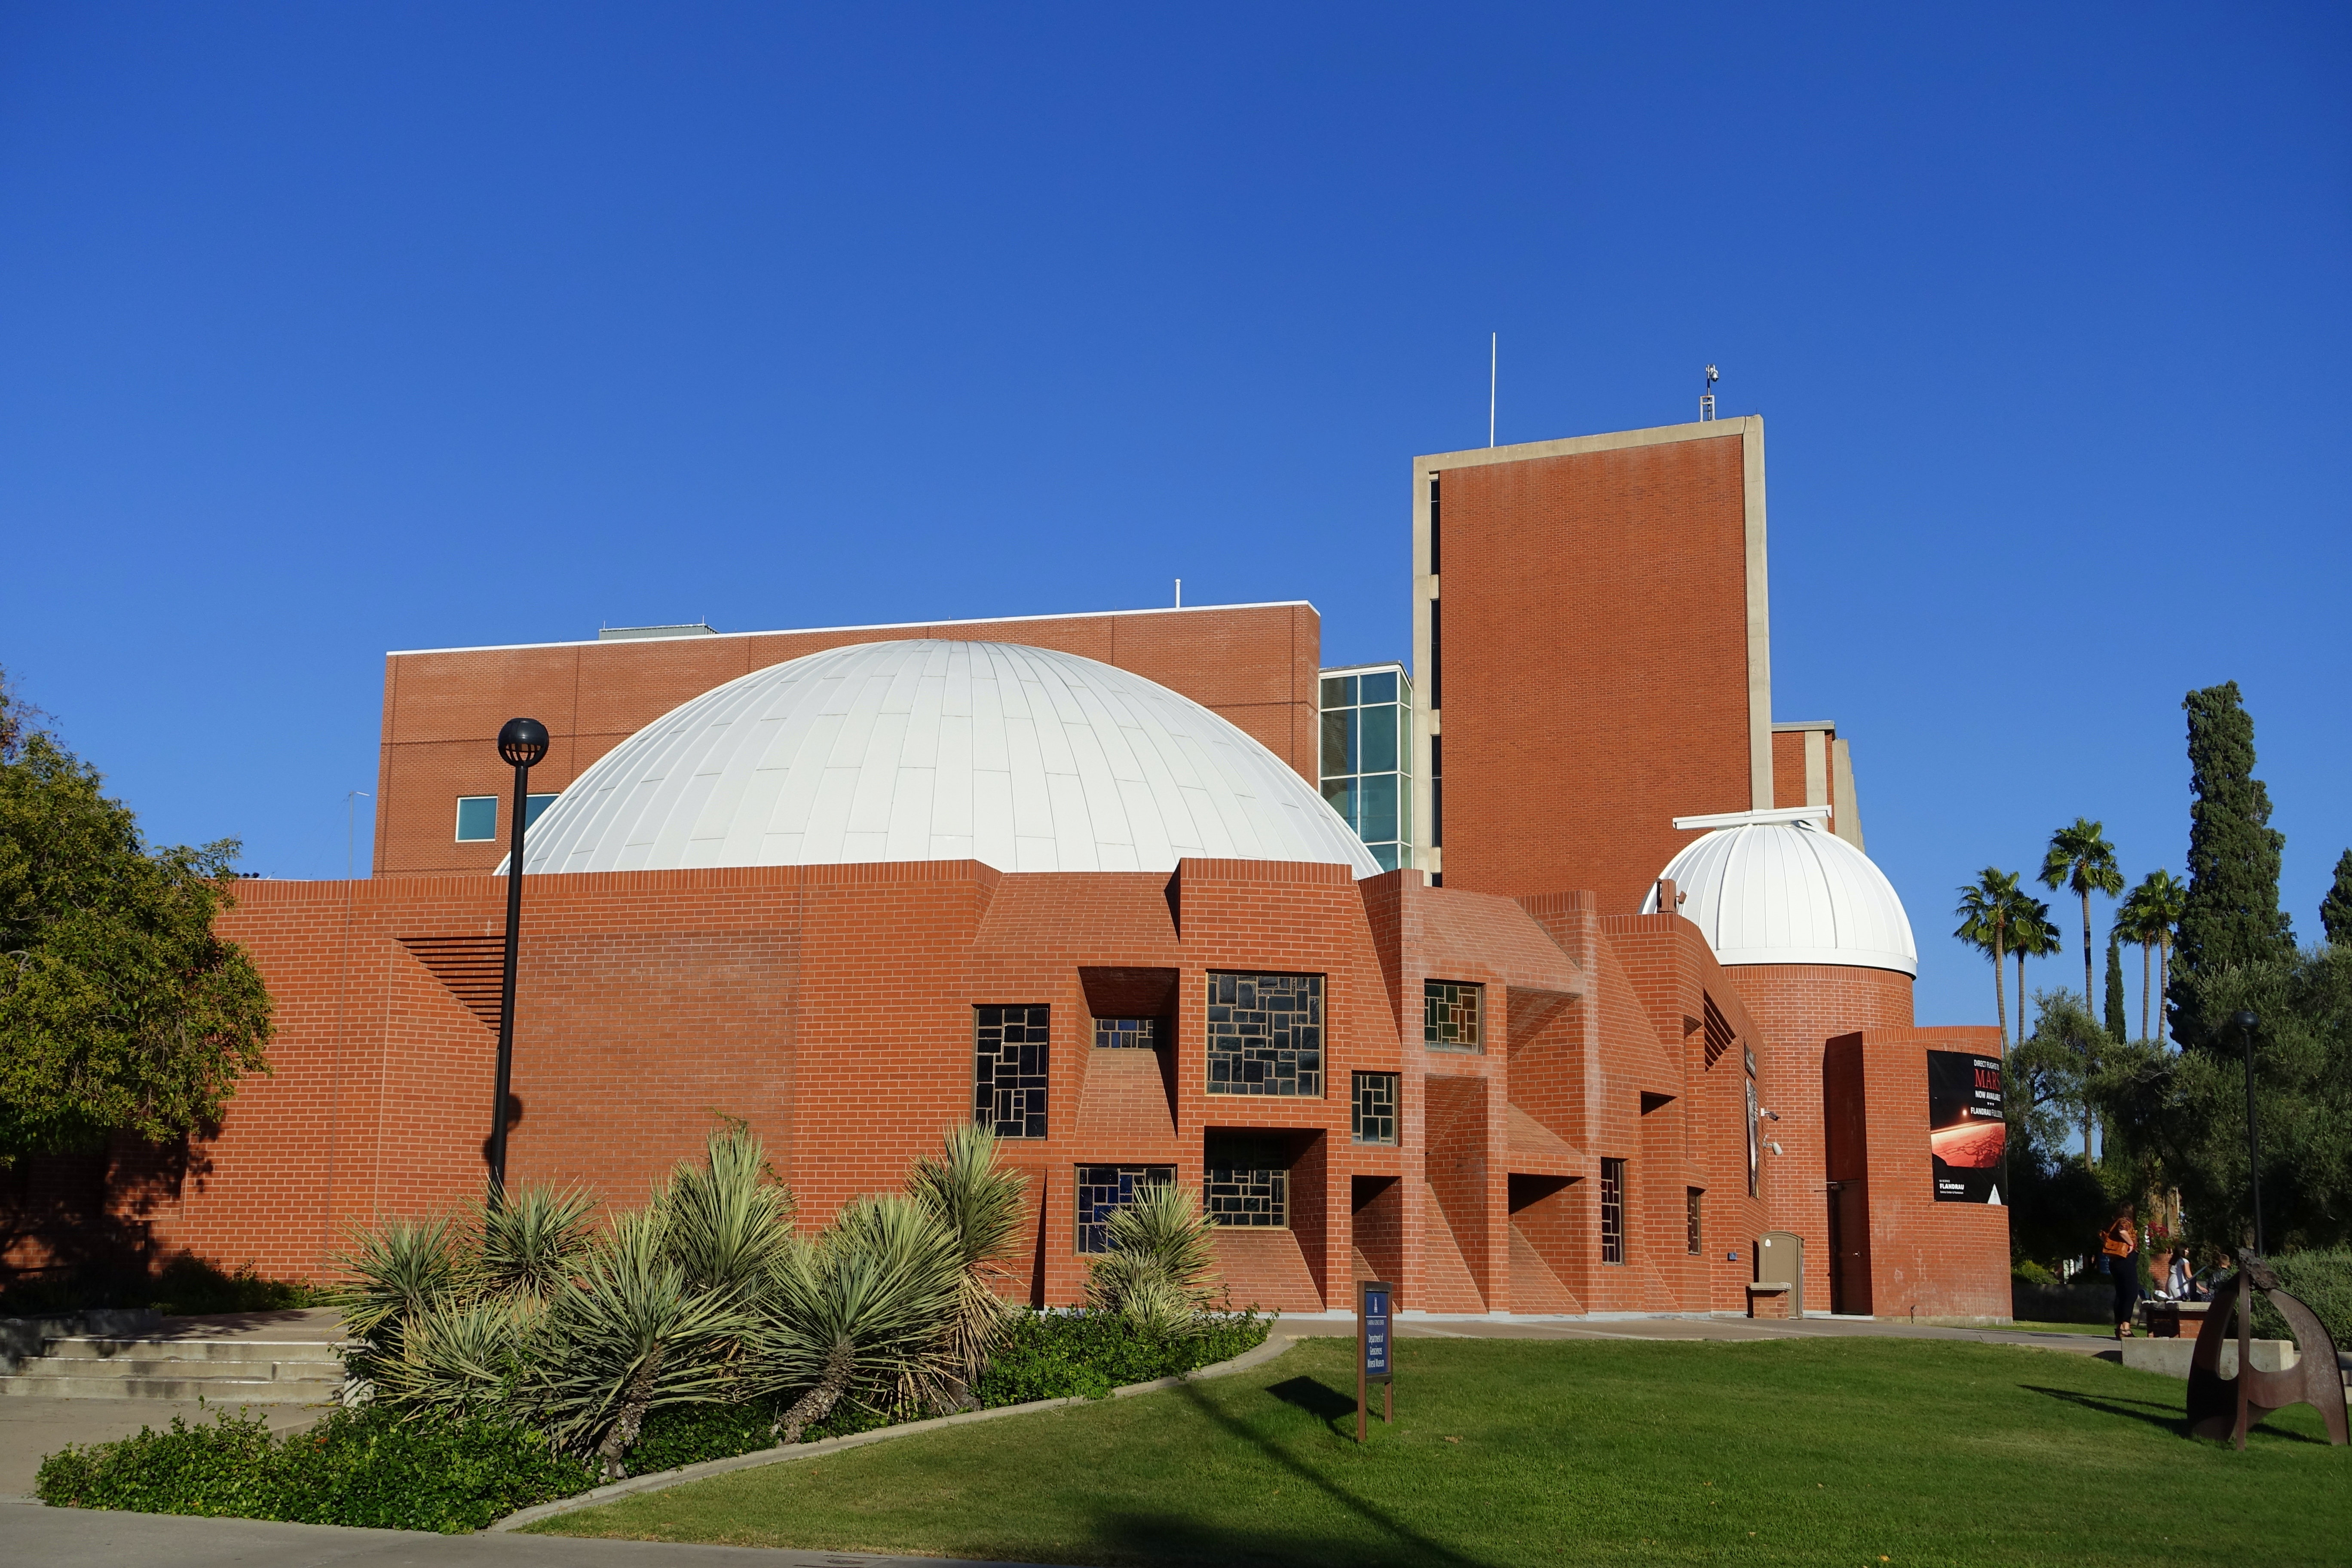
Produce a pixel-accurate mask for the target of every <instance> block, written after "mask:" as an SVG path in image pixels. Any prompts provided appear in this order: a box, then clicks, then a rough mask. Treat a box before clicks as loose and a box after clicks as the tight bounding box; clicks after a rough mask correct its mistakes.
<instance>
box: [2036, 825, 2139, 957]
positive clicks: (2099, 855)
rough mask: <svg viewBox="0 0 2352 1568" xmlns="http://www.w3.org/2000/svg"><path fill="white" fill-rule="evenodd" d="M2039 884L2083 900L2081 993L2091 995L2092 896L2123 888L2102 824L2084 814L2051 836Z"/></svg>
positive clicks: (2043, 859)
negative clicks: (2064, 891)
mask: <svg viewBox="0 0 2352 1568" xmlns="http://www.w3.org/2000/svg"><path fill="white" fill-rule="evenodd" d="M2042 886H2043V887H2045V888H2063V889H2066V890H2067V891H2068V892H2071V893H2073V894H2074V895H2075V896H2076V897H2078V898H2080V899H2081V900H2083V995H2084V997H2085V998H2086V999H2087V998H2088V997H2089V996H2090V994H2091V895H2092V894H2093V893H2105V894H2106V895H2107V897H2109V898H2114V897H2115V896H2116V894H2118V893H2120V892H2122V891H2123V890H2124V874H2123V872H2122V871H2121V870H2120V869H2118V868H2117V867H2116V847H2115V846H2114V845H2112V844H2110V843H2108V842H2107V837H2106V833H2105V829H2104V827H2103V826H2101V825H2100V824H2098V823H2095V822H2093V821H2092V820H2091V819H2090V818H2089V817H2087V816H2078V817H2076V818H2075V819H2074V822H2073V823H2072V824H2071V825H2069V826H2065V827H2062V828H2060V829H2059V830H2058V831H2057V832H2055V833H2053V834H2052V835H2051V836H2050V852H2049V853H2048V854H2047V855H2044V856H2043V857H2042Z"/></svg>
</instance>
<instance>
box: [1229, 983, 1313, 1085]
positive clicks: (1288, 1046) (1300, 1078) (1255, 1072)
mask: <svg viewBox="0 0 2352 1568" xmlns="http://www.w3.org/2000/svg"><path fill="white" fill-rule="evenodd" d="M1208 1057H1209V1092H1210V1093H1211V1094H1284V1095H1301V1096H1305V1097H1308V1098H1312V1099H1320V1098H1321V1097H1322V1094H1323V977H1322V976H1321V975H1319V974H1225V973H1213V974H1211V975H1210V976H1209V1041H1208Z"/></svg>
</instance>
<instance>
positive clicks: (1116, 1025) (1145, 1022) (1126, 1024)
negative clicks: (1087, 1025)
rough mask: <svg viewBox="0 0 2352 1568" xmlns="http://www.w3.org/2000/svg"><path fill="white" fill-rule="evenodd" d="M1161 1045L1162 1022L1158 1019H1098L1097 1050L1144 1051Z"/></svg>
mask: <svg viewBox="0 0 2352 1568" xmlns="http://www.w3.org/2000/svg"><path fill="white" fill-rule="evenodd" d="M1159 1044H1160V1020H1159V1019H1157V1018H1097V1019H1096V1020H1095V1049H1097V1050H1098V1051H1108V1050H1144V1051H1148V1050H1150V1049H1151V1048H1153V1047H1156V1046H1157V1045H1159Z"/></svg>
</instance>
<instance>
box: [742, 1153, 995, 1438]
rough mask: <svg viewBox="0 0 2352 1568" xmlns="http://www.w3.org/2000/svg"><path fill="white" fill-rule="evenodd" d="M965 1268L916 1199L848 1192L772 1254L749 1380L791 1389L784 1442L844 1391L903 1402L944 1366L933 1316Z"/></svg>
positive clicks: (942, 1314) (765, 1390) (944, 1231)
mask: <svg viewBox="0 0 2352 1568" xmlns="http://www.w3.org/2000/svg"><path fill="white" fill-rule="evenodd" d="M962 1276H963V1256H962V1253H961V1250H960V1249H959V1247H958V1245H957V1241H956V1237H955V1236H954V1234H953V1233H952V1232H951V1231H950V1230H949V1229H948V1227H947V1226H943V1225H941V1224H940V1222H939V1221H938V1220H937V1219H935V1218H933V1217H932V1216H931V1215H930V1214H929V1212H928V1211H927V1210H925V1208H924V1207H923V1206H922V1205H919V1204H917V1203H915V1202H913V1201H911V1200H909V1199H907V1198H901V1197H875V1198H860V1199H858V1200H856V1202H854V1203H852V1204H850V1205H847V1206H846V1207H845V1208H843V1209H842V1211H841V1212H840V1213H839V1214H838V1215H835V1216H834V1221H833V1224H832V1225H830V1226H827V1227H826V1228H825V1230H824V1234H822V1235H821V1236H819V1237H817V1238H816V1239H815V1240H814V1241H813V1242H806V1243H801V1244H798V1245H795V1246H794V1247H791V1248H790V1249H789V1250H787V1251H786V1252H785V1254H784V1255H783V1257H782V1258H780V1259H779V1260H778V1262H777V1266H776V1268H774V1270H773V1271H772V1273H771V1275H770V1277H769V1289H768V1292H767V1295H766V1298H765V1300H764V1303H763V1319H764V1321H762V1323H761V1329H760V1332H759V1336H758V1338H757V1340H756V1341H755V1345H756V1352H755V1354H754V1356H753V1358H752V1360H751V1364H750V1367H749V1368H748V1369H747V1375H746V1378H745V1383H746V1385H747V1388H748V1389H749V1390H750V1391H751V1392H755V1393H759V1394H797V1395H798V1397H797V1398H795V1399H794V1400H793V1405H792V1406H791V1407H790V1408H789V1409H787V1410H786V1411H785V1412H784V1414H783V1415H782V1417H781V1418H780V1419H779V1420H778V1422H777V1427H778V1429H779V1431H780V1432H781V1434H782V1437H783V1440H784V1441H785V1442H787V1443H797V1442H799V1441H800V1439H801V1433H802V1431H803V1429H805V1428H806V1427H807V1426H809V1425H810V1424H811V1423H813V1422H817V1421H822V1420H824V1418H825V1416H827V1415H830V1414H831V1413H832V1412H833V1409H834V1407H835V1405H838V1404H840V1402H841V1401H842V1400H843V1399H844V1398H845V1397H848V1396H850V1395H852V1394H860V1395H863V1396H865V1397H866V1398H867V1399H868V1400H869V1401H871V1402H873V1403H876V1404H878V1405H885V1406H889V1405H901V1404H903V1403H904V1402H905V1401H907V1400H908V1398H909V1397H910V1395H911V1394H913V1393H914V1391H917V1390H919V1389H921V1388H923V1387H926V1386H933V1385H936V1384H938V1383H939V1382H940V1380H941V1379H942V1378H944V1377H945V1376H946V1375H947V1374H949V1373H950V1372H951V1371H952V1370H953V1364H952V1363H951V1362H950V1351H949V1343H948V1340H947V1336H946V1335H945V1334H943V1333H942V1331H941V1326H942V1324H943V1323H944V1322H945V1321H946V1320H947V1319H948V1318H949V1317H950V1314H952V1313H953V1312H954V1311H955V1310H956V1307H957V1302H958V1300H959V1293H960V1289H961V1279H962Z"/></svg>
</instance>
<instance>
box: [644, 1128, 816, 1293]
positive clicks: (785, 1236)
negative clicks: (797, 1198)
mask: <svg viewBox="0 0 2352 1568" xmlns="http://www.w3.org/2000/svg"><path fill="white" fill-rule="evenodd" d="M794 1207H795V1205H794V1204H793V1194H792V1190H791V1189H790V1188H788V1187H786V1186H784V1185H783V1184H782V1183H780V1182H778V1181H777V1180H776V1179H775V1173H774V1172H773V1171H772V1169H770V1167H769V1164H768V1152H767V1150H766V1148H765V1147H763V1146H762V1145H761V1142H760V1140H759V1139H757V1138H756V1137H753V1136H752V1134H751V1130H750V1129H749V1128H748V1127H745V1126H744V1125H743V1124H742V1123H740V1122H732V1123H730V1124H729V1125H727V1126H725V1127H722V1128H719V1130H718V1131H714V1132H712V1133H711V1134H710V1137H709V1141H708V1142H706V1143H705V1145H704V1148H703V1160H702V1163H700V1164H695V1163H690V1162H689V1163H680V1164H679V1165H678V1167H677V1170H675V1171H673V1172H672V1173H670V1178H669V1181H668V1184H667V1185H666V1186H664V1187H663V1188H662V1190H661V1191H660V1192H659V1193H657V1194H655V1197H654V1204H653V1208H654V1212H655V1213H656V1215H657V1216H658V1217H659V1220H660V1223H661V1225H662V1227H663V1232H664V1240H663V1247H664V1249H665V1251H666V1252H667V1255H668V1257H669V1258H670V1260H671V1261H672V1262H674V1263H676V1264H677V1266H678V1267H679V1268H681V1269H683V1270H685V1273H686V1278H687V1281H688V1283H689V1284H691V1285H693V1286H696V1287H697V1288H698V1289H710V1290H723V1291H726V1292H728V1293H730V1295H733V1296H735V1297H737V1298H739V1299H742V1300H749V1299H750V1298H751V1297H753V1296H756V1295H758V1294H759V1293H760V1292H761V1290H763V1289H765V1288H766V1282H767V1279H768V1276H769V1274H770V1272H771V1271H772V1269H773V1268H774V1267H775V1264H776V1262H777V1260H778V1259H779V1258H782V1256H783V1254H784V1252H785V1250H786V1249H787V1248H788V1247H791V1245H792V1239H793V1212H794Z"/></svg>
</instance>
